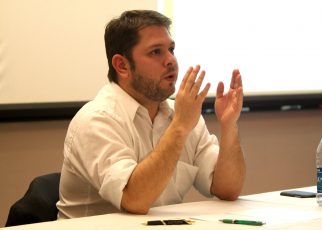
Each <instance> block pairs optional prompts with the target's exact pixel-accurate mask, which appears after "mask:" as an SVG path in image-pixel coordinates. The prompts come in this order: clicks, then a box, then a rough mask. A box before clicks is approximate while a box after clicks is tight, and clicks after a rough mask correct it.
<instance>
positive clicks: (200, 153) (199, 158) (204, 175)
mask: <svg viewBox="0 0 322 230" xmlns="http://www.w3.org/2000/svg"><path fill="white" fill-rule="evenodd" d="M194 135H195V136H193V138H195V139H197V140H198V143H197V147H196V155H195V159H194V165H195V166H197V167H198V168H199V170H198V173H197V176H196V179H195V182H194V186H195V188H196V189H197V190H198V191H199V192H200V193H201V194H203V195H204V196H206V197H213V195H212V194H211V193H210V187H211V183H212V178H213V172H214V167H215V164H216V162H217V158H218V153H219V144H218V139H217V137H216V136H215V135H211V134H210V133H209V131H208V129H207V126H206V124H205V121H204V119H203V117H201V118H200V120H199V122H198V124H197V126H196V128H195V132H194Z"/></svg>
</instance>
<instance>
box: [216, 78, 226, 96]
mask: <svg viewBox="0 0 322 230" xmlns="http://www.w3.org/2000/svg"><path fill="white" fill-rule="evenodd" d="M224 90H225V87H224V83H223V82H222V81H221V82H219V83H218V86H217V91H216V98H221V97H223V96H224Z"/></svg>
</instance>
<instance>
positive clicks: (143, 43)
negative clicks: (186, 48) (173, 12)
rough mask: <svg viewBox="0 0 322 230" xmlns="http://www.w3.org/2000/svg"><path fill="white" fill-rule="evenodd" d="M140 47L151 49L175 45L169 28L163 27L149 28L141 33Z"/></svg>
mask: <svg viewBox="0 0 322 230" xmlns="http://www.w3.org/2000/svg"><path fill="white" fill-rule="evenodd" d="M139 36H140V39H139V43H138V44H137V46H139V47H150V46H156V45H160V46H162V45H165V46H168V45H171V44H173V43H174V41H173V39H172V38H171V35H170V33H169V31H168V30H167V28H165V27H163V26H148V27H145V28H143V29H141V30H140V31H139Z"/></svg>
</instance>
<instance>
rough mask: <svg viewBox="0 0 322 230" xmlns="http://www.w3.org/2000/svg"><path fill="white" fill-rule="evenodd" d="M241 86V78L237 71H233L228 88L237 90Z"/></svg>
mask: <svg viewBox="0 0 322 230" xmlns="http://www.w3.org/2000/svg"><path fill="white" fill-rule="evenodd" d="M242 86H243V84H242V78H241V75H240V72H239V70H238V69H235V70H234V71H233V74H232V77H231V81H230V88H231V89H238V88H239V87H242Z"/></svg>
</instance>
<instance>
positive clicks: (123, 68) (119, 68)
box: [112, 54, 130, 78]
mask: <svg viewBox="0 0 322 230" xmlns="http://www.w3.org/2000/svg"><path fill="white" fill-rule="evenodd" d="M112 65H113V67H114V69H115V70H116V72H117V74H118V75H119V77H120V78H127V77H128V75H129V71H130V65H129V62H128V60H127V59H126V58H125V57H123V56H122V55H120V54H115V55H114V56H113V58H112Z"/></svg>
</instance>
